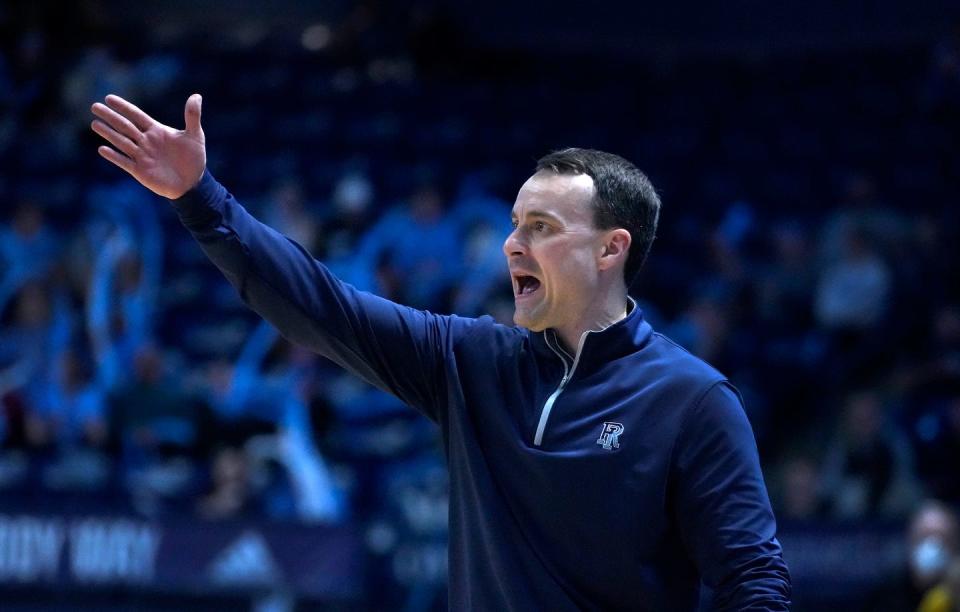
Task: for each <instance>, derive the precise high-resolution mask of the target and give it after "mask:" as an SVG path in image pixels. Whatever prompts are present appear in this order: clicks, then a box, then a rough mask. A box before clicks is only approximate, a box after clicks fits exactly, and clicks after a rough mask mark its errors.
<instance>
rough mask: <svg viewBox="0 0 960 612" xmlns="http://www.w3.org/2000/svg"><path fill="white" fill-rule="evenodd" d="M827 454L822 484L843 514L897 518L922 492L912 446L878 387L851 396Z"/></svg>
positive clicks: (833, 508) (831, 507)
mask: <svg viewBox="0 0 960 612" xmlns="http://www.w3.org/2000/svg"><path fill="white" fill-rule="evenodd" d="M833 429H834V431H835V432H836V437H835V439H834V440H833V441H832V443H831V444H830V446H829V447H828V449H827V453H826V457H825V459H824V465H823V473H822V475H821V478H822V486H823V493H824V501H825V502H826V504H827V509H828V511H829V513H830V514H831V515H832V516H833V517H835V518H838V519H864V518H870V517H878V516H887V517H896V516H902V515H904V514H906V512H907V511H908V509H909V508H910V507H912V506H913V504H914V502H915V499H916V497H917V492H916V491H915V490H914V488H913V486H912V483H913V482H914V475H913V463H912V457H911V456H910V448H909V445H908V443H907V441H906V440H905V439H904V438H903V436H902V435H901V434H900V433H899V432H898V431H897V430H896V429H895V428H894V427H893V423H892V422H891V421H890V420H889V418H888V414H887V410H886V408H885V406H884V402H883V398H882V397H881V396H880V394H879V392H876V391H860V392H856V393H853V394H851V395H849V396H848V397H847V398H846V400H845V402H844V406H843V413H842V415H841V418H840V421H839V424H838V426H837V427H835V428H833Z"/></svg>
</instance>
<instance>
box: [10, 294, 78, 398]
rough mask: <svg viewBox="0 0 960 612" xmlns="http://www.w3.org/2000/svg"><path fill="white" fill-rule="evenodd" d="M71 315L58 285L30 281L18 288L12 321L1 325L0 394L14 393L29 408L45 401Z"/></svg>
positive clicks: (67, 338)
mask: <svg viewBox="0 0 960 612" xmlns="http://www.w3.org/2000/svg"><path fill="white" fill-rule="evenodd" d="M74 318H75V317H73V316H72V313H71V310H70V306H69V304H68V301H67V298H66V296H65V295H64V293H63V292H62V291H61V290H60V289H59V287H56V286H53V287H52V288H51V286H50V285H49V284H47V283H44V282H41V281H30V282H28V283H27V284H26V285H24V286H23V287H22V288H21V289H20V291H19V293H18V294H17V295H16V296H15V297H14V303H13V313H12V320H11V321H10V322H9V324H5V325H4V326H3V328H0V397H3V396H4V395H6V394H7V393H10V392H15V393H17V394H18V395H19V396H20V397H21V399H22V401H23V402H24V403H25V404H26V405H27V406H28V407H29V408H28V410H32V409H33V408H34V407H37V406H39V405H41V404H42V403H43V402H44V400H45V399H46V396H47V393H48V389H49V388H50V386H51V385H52V384H54V381H53V379H54V370H53V364H54V363H55V360H56V358H57V356H59V355H60V354H62V353H63V351H64V350H65V349H66V347H67V346H68V345H69V343H70V337H71V330H72V328H73V323H74Z"/></svg>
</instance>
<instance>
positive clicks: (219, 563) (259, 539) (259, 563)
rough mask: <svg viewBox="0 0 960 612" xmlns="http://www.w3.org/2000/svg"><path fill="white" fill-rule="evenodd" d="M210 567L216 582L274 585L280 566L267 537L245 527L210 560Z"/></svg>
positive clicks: (277, 580) (212, 578)
mask: <svg viewBox="0 0 960 612" xmlns="http://www.w3.org/2000/svg"><path fill="white" fill-rule="evenodd" d="M209 568H210V569H209V570H208V571H207V573H208V575H209V576H210V579H211V580H212V581H213V582H214V583H215V584H221V585H222V584H242V585H271V584H275V583H277V582H279V580H280V576H281V573H280V569H279V568H278V566H277V563H276V561H274V559H273V555H271V554H270V548H269V547H268V546H267V543H266V541H265V540H264V539H263V536H261V535H260V534H259V533H257V532H256V531H245V532H243V533H242V534H241V535H240V537H239V538H237V539H236V540H234V541H233V543H232V544H230V545H229V546H227V547H226V548H225V549H224V550H223V551H222V552H221V553H220V554H219V555H217V556H216V557H214V559H213V561H211V562H210V566H209Z"/></svg>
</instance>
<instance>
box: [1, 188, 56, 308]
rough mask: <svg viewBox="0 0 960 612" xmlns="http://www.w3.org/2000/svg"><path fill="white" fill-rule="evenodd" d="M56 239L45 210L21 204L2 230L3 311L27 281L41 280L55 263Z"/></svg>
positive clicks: (28, 203)
mask: <svg viewBox="0 0 960 612" xmlns="http://www.w3.org/2000/svg"><path fill="white" fill-rule="evenodd" d="M56 255H57V238H56V236H55V235H54V232H53V231H52V230H51V229H50V228H49V227H48V226H47V224H46V221H45V220H44V214H43V209H42V208H41V207H40V206H39V205H38V204H37V203H36V202H34V201H32V200H24V201H21V202H20V203H19V204H18V205H17V207H16V210H15V211H14V213H13V218H12V219H11V221H10V223H9V224H6V225H3V226H0V311H3V309H4V308H5V307H6V304H7V302H8V301H9V300H10V299H11V298H12V297H13V295H14V294H15V293H16V292H17V291H18V290H19V289H20V287H22V286H23V284H24V283H26V282H27V281H28V280H34V279H38V278H42V277H43V276H44V275H45V274H46V273H47V272H49V271H50V268H51V267H52V266H53V264H54V262H55V258H56Z"/></svg>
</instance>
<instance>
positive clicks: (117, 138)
mask: <svg viewBox="0 0 960 612" xmlns="http://www.w3.org/2000/svg"><path fill="white" fill-rule="evenodd" d="M90 129H92V130H93V131H94V132H96V133H97V134H99V135H100V136H102V137H103V138H104V140H106V141H107V142H109V143H110V144H112V145H113V146H115V147H116V148H118V149H120V151H122V152H123V153H124V154H125V155H126V156H127V157H131V158H133V157H136V156H137V144H136V143H135V142H133V141H131V140H130V139H129V138H127V137H126V136H125V135H124V134H121V133H120V132H118V131H116V130H115V129H113V128H112V127H110V126H109V125H107V124H106V123H104V122H103V121H101V120H99V119H94V120H93V122H91V123H90Z"/></svg>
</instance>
